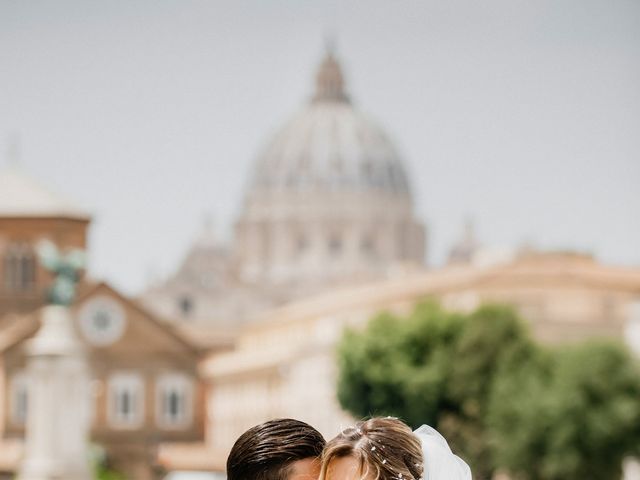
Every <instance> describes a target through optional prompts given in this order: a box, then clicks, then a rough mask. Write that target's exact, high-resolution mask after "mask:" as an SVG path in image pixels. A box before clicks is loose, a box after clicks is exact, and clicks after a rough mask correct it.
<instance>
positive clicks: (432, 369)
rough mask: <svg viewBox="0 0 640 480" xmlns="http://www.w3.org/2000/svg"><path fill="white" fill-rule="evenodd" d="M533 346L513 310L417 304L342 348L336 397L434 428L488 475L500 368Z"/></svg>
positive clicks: (348, 337)
mask: <svg viewBox="0 0 640 480" xmlns="http://www.w3.org/2000/svg"><path fill="white" fill-rule="evenodd" d="M531 351H533V344H532V343H531V341H530V340H529V336H528V333H527V331H526V330H525V329H524V328H523V326H522V324H521V323H520V322H519V320H518V318H517V316H516V315H515V314H514V313H513V311H512V310H510V309H508V308H504V307H497V306H487V307H483V308H481V309H479V310H478V311H476V312H474V313H473V314H472V315H470V316H469V315H466V316H465V315H461V314H454V313H450V312H446V311H445V310H443V309H442V308H440V307H439V306H438V305H436V304H434V303H425V304H420V305H418V306H417V307H416V309H415V310H414V311H413V313H412V314H410V315H409V316H408V317H407V318H399V317H395V316H393V315H390V314H383V315H380V316H378V317H376V318H374V319H373V320H372V321H371V322H370V324H369V325H368V327H367V329H366V330H365V331H364V332H362V333H357V332H353V331H349V332H347V333H346V334H345V337H344V338H343V341H342V342H341V344H340V346H339V371H340V375H339V379H338V398H339V400H340V402H341V404H342V405H343V407H344V408H346V409H347V410H349V411H351V412H352V413H354V414H355V415H357V416H367V415H387V414H393V415H397V416H399V417H401V418H403V419H404V420H405V421H407V423H409V424H410V425H412V426H414V427H415V426H418V425H420V424H422V423H428V424H430V425H434V426H436V428H438V429H439V430H441V431H442V432H443V433H444V434H445V435H446V436H447V438H449V440H450V441H451V443H452V445H453V446H454V448H455V449H456V450H457V451H458V452H460V453H461V454H462V456H463V457H465V459H467V460H468V461H469V463H470V464H471V466H472V468H473V470H474V473H475V476H476V478H479V479H481V478H489V477H490V476H491V474H492V472H493V463H492V461H491V455H490V448H489V444H488V441H487V438H488V436H487V435H486V432H485V428H486V427H485V417H486V411H487V402H488V397H489V392H490V391H491V384H492V382H493V379H494V376H495V374H496V371H497V370H498V367H499V366H500V367H501V368H503V369H504V366H505V365H506V364H509V365H512V367H511V368H512V369H515V368H516V365H517V364H518V362H522V361H523V359H526V358H527V356H528V355H530V354H531Z"/></svg>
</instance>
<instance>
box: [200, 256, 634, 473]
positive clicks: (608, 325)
mask: <svg viewBox="0 0 640 480" xmlns="http://www.w3.org/2000/svg"><path fill="white" fill-rule="evenodd" d="M430 298H431V299H435V300H437V301H439V302H440V303H441V304H442V305H443V306H444V307H446V308H448V309H452V310H459V311H471V310H473V309H475V308H477V307H478V306H479V305H481V304H483V303H501V304H507V305H512V306H513V307H514V308H515V309H516V310H517V311H518V313H519V314H520V315H521V316H522V318H523V319H525V320H526V321H527V322H528V323H529V325H530V327H531V329H532V331H533V333H534V335H535V336H536V337H537V338H538V339H539V340H541V341H543V342H546V343H570V342H576V341H580V340H583V339H586V338H590V337H608V338H615V339H619V340H622V341H624V340H627V339H628V340H629V341H632V339H631V338H630V337H628V332H630V331H631V330H633V328H634V325H636V323H637V315H636V316H635V317H634V316H633V315H634V314H633V312H634V311H635V310H636V309H637V306H638V302H640V269H637V268H636V269H628V268H621V267H609V266H605V265H602V264H599V263H598V262H596V261H595V260H594V259H593V258H590V257H588V256H584V255H578V254H570V253H534V252H528V253H522V254H520V255H517V256H516V257H515V258H514V259H513V260H511V261H508V262H506V263H500V264H495V265H492V266H484V267H478V266H474V265H471V264H467V265H460V264H457V265H452V266H449V267H446V268H443V269H439V270H432V271H428V272H422V273H417V274H415V275H412V276H407V277H404V278H401V279H395V280H383V281H379V282H371V283H369V284H367V285H361V286H357V287H348V288H342V289H335V290H333V291H330V292H325V293H323V294H319V295H316V296H312V297H308V298H306V299H303V300H300V301H297V302H292V303H290V304H288V305H286V306H284V307H281V308H279V309H276V310H274V311H273V312H271V313H270V314H269V315H268V316H267V317H266V318H265V319H264V321H262V322H260V323H257V324H254V325H250V326H247V327H246V328H245V329H244V331H243V333H242V334H241V335H240V337H239V340H238V343H237V347H236V349H235V350H234V351H232V352H226V353H217V354H212V355H211V356H210V357H209V358H208V359H207V360H205V361H204V362H203V364H202V372H203V375H204V376H205V378H206V380H207V383H208V394H207V402H208V403H207V408H208V410H209V412H210V413H209V415H208V418H209V424H208V426H207V439H208V442H209V445H210V449H211V451H212V452H221V453H220V455H219V456H218V461H221V460H222V459H223V458H224V456H225V453H226V452H228V450H229V448H230V447H231V445H232V444H233V441H234V440H235V439H236V438H237V437H238V436H239V435H240V434H241V433H242V432H243V431H244V430H245V429H247V428H248V427H250V426H251V425H253V424H256V423H258V422H261V421H264V420H265V419H268V418H277V417H281V416H294V417H296V418H300V419H302V420H304V421H307V422H309V423H311V424H312V425H314V426H316V427H318V429H319V430H320V431H321V432H322V433H323V434H324V435H325V436H327V437H329V438H331V437H333V436H334V435H335V434H336V433H337V432H338V431H339V430H340V428H341V426H344V425H348V424H349V423H352V422H353V419H352V418H351V417H350V416H349V415H348V414H347V413H346V412H344V411H343V410H342V409H341V408H340V406H339V405H338V402H337V399H336V390H335V388H336V379H337V371H336V359H335V347H336V344H337V342H338V341H339V339H340V338H341V335H342V332H343V330H344V329H345V328H346V327H350V328H356V329H358V328H362V327H363V326H364V325H366V323H367V321H368V320H369V319H370V318H371V317H372V316H374V315H375V314H376V313H378V312H380V311H385V310H386V311H392V312H395V313H399V314H402V313H408V312H409V311H410V310H411V309H413V308H414V306H415V305H416V303H418V302H420V301H422V300H425V299H430ZM630 327H631V328H630ZM256 399H259V401H256ZM220 467H222V464H218V468H220Z"/></svg>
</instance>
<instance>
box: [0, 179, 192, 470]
mask: <svg viewBox="0 0 640 480" xmlns="http://www.w3.org/2000/svg"><path fill="white" fill-rule="evenodd" d="M0 191H2V192H3V195H2V196H1V197H0V258H1V260H2V261H1V265H2V267H1V268H2V270H1V273H2V277H1V278H2V283H1V284H0V292H1V293H0V475H2V474H6V475H11V473H12V472H15V471H16V470H17V468H18V466H19V462H20V459H21V456H22V451H23V439H24V435H25V426H26V419H27V416H28V415H29V406H30V404H31V402H30V401H29V396H30V378H29V373H28V370H27V354H26V350H27V347H28V345H29V342H30V339H31V338H32V337H33V336H34V335H35V333H36V332H37V331H38V329H39V328H40V315H41V310H42V307H43V306H44V304H45V302H46V293H47V289H48V287H49V285H50V282H51V280H52V278H51V276H50V274H49V273H48V272H47V271H46V270H45V269H43V268H42V267H41V266H40V265H39V262H38V259H37V249H38V245H39V244H40V243H41V242H42V241H48V242H52V243H53V244H55V245H56V246H57V247H58V249H59V250H61V251H63V252H64V251H68V250H70V249H77V248H80V249H85V248H86V246H87V241H86V234H87V229H88V226H89V222H90V217H89V216H88V215H87V214H86V213H84V212H82V211H80V210H79V209H77V208H75V207H74V206H73V205H72V204H70V203H69V202H68V201H66V200H64V199H62V198H61V197H59V196H57V195H54V194H52V193H50V192H48V191H47V190H46V189H44V188H42V187H41V186H40V185H38V184H37V183H36V182H34V181H33V180H32V179H30V178H29V177H27V176H26V175H24V174H22V173H21V172H19V171H16V170H11V171H2V172H0ZM5 192H8V193H9V195H6V196H5V195H4V193H5ZM71 310H72V317H73V322H74V328H75V330H76V333H77V336H78V338H80V340H81V342H82V344H83V346H84V350H85V352H86V356H87V359H88V363H89V367H90V375H91V392H90V393H91V406H92V430H91V441H92V442H93V443H95V444H97V445H99V446H100V447H102V448H103V449H104V451H105V453H106V455H107V459H108V462H109V464H110V466H111V467H113V468H115V469H116V470H119V471H121V472H123V473H125V474H126V475H127V476H128V478H135V479H140V480H147V479H148V480H152V479H155V478H159V475H161V468H160V466H159V464H158V462H157V461H156V458H157V453H158V449H159V446H160V444H162V443H163V442H198V441H202V439H203V438H204V390H203V389H202V386H201V382H200V379H199V375H198V370H197V365H198V361H199V358H200V351H199V350H198V349H197V348H196V347H194V346H193V345H192V344H191V343H189V342H188V341H186V340H184V339H183V338H182V337H181V336H180V335H179V334H177V333H176V332H175V331H174V329H173V328H172V327H171V326H169V325H167V324H166V323H163V322H160V321H159V320H158V318H157V317H156V316H155V315H153V314H152V313H150V312H149V311H147V310H146V309H145V308H143V307H142V306H141V305H139V304H138V303H137V302H135V301H134V300H132V299H130V298H127V297H126V296H124V295H122V294H121V293H119V292H118V291H117V290H115V289H114V288H112V287H111V286H109V285H108V284H105V283H102V282H93V281H91V280H89V279H87V278H84V279H83V280H82V281H81V283H80V284H79V291H78V295H77V298H76V300H75V302H74V304H73V305H72V307H71Z"/></svg>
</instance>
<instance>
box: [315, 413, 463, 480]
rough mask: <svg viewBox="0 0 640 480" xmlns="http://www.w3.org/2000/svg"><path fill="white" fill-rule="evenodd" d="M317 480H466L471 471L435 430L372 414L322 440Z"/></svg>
mask: <svg viewBox="0 0 640 480" xmlns="http://www.w3.org/2000/svg"><path fill="white" fill-rule="evenodd" d="M320 480H471V471H470V470H469V466H468V465H467V464H466V463H465V462H464V461H463V460H462V459H461V458H459V457H457V456H456V455H454V454H453V453H452V452H451V449H450V448H449V445H448V444H447V441H446V440H445V439H444V437H443V436H442V435H440V434H439V433H438V432H437V431H436V430H435V429H433V428H431V427H429V426H427V425H423V426H422V427H420V428H418V429H417V430H416V431H415V432H412V431H411V429H410V428H409V427H408V426H407V425H406V424H405V423H403V422H401V421H400V420H398V419H397V418H391V417H387V418H382V417H375V418H372V419H370V420H366V421H363V422H359V423H357V424H356V425H355V426H353V427H349V428H347V429H345V430H343V431H342V432H341V433H340V434H339V435H338V436H336V437H335V438H334V439H333V440H331V441H329V443H327V446H326V447H325V449H324V452H323V454H322V469H321V473H320Z"/></svg>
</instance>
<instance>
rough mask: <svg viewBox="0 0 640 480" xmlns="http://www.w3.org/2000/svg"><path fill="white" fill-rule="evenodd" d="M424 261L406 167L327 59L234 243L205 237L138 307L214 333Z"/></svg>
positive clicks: (252, 187) (261, 161)
mask: <svg viewBox="0 0 640 480" xmlns="http://www.w3.org/2000/svg"><path fill="white" fill-rule="evenodd" d="M424 257H425V233H424V227H423V225H422V224H421V223H420V222H419V221H418V220H417V219H416V217H415V213H414V211H413V197H412V193H411V188H410V185H409V180H408V174H407V172H406V169H405V165H404V164H403V162H402V159H401V158H400V156H399V154H398V152H397V151H396V148H395V147H394V145H393V143H392V142H391V140H390V139H389V137H388V136H387V134H386V133H385V132H384V130H383V129H382V128H381V127H380V126H378V125H377V124H376V123H375V122H374V121H372V120H371V119H370V118H369V117H367V116H366V115H364V114H363V113H361V112H360V111H359V110H358V109H357V108H356V107H355V106H354V105H353V104H352V102H351V100H350V99H349V95H348V94H347V92H346V89H345V86H344V78H343V74H342V70H341V67H340V65H339V63H338V61H337V60H336V58H335V56H334V55H333V54H332V53H331V52H328V53H327V54H326V56H325V58H324V59H323V61H322V62H321V64H320V67H319V69H318V72H317V74H316V84H315V93H314V94H313V95H312V97H311V98H310V100H309V101H308V102H307V103H305V104H304V105H303V107H302V108H301V109H300V111H299V112H297V113H296V114H294V115H293V117H292V118H291V119H290V120H289V121H287V122H286V123H285V125H284V126H283V127H282V128H281V129H280V130H278V131H277V132H276V134H275V135H274V136H273V137H272V138H271V139H270V140H269V141H268V142H267V144H266V148H265V149H264V150H263V151H262V152H261V153H260V154H259V155H258V156H257V159H256V161H255V164H254V166H253V170H252V173H251V177H250V179H249V182H248V188H247V190H246V192H245V194H244V199H243V202H242V206H241V212H240V215H239V217H238V219H237V221H236V222H235V227H234V236H233V241H232V242H231V246H230V248H228V249H223V248H221V247H220V246H219V245H216V243H215V241H214V240H213V239H212V238H211V236H210V235H207V234H206V233H205V234H204V235H203V236H202V237H201V238H200V239H198V240H197V241H196V243H195V244H194V246H193V247H192V249H191V250H190V252H189V253H188V254H187V256H186V259H185V261H184V263H183V265H182V266H181V267H180V268H179V269H178V271H177V272H176V274H175V275H174V276H173V277H172V278H170V279H169V280H168V281H167V282H165V283H164V284H162V285H158V286H155V287H153V288H150V289H149V290H148V291H147V292H145V293H144V294H143V295H142V297H141V300H142V301H143V303H145V304H146V305H148V306H149V307H150V308H154V309H156V311H157V312H158V313H160V314H161V315H162V316H164V317H167V318H170V319H174V320H175V321H177V322H178V323H179V324H180V328H183V329H184V330H185V331H186V332H187V333H191V334H193V332H194V331H195V332H197V333H196V334H193V336H194V337H199V338H206V337H207V335H208V333H207V332H209V334H210V332H212V331H217V332H218V335H220V334H222V331H224V330H225V329H226V330H229V329H233V328H234V327H238V326H240V325H242V324H243V323H246V322H247V321H250V320H251V319H255V317H256V316H257V315H260V314H261V313H262V312H264V311H265V310H267V309H269V308H272V307H274V306H277V305H281V304H283V303H285V302H287V301H291V300H293V299H295V298H301V297H303V296H305V295H309V294H312V293H315V292H319V291H322V290H323V289H326V288H327V287H335V286H336V285H345V284H356V283H363V282H367V281H371V280H373V279H379V278H385V277H388V276H389V275H393V274H396V273H398V272H399V271H403V270H406V269H407V268H420V267H422V265H423V264H424ZM199 324H200V325H201V326H202V327H203V328H198V325H199ZM212 341H214V340H213V339H212Z"/></svg>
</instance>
